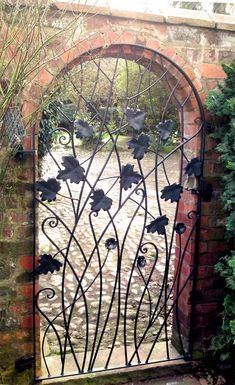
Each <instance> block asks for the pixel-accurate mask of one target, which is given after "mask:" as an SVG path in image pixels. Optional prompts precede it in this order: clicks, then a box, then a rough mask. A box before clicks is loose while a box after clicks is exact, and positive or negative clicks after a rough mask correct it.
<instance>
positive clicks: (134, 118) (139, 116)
mask: <svg viewBox="0 0 235 385" xmlns="http://www.w3.org/2000/svg"><path fill="white" fill-rule="evenodd" d="M124 113H125V114H126V117H127V120H128V124H129V126H130V127H132V128H133V129H134V130H135V131H141V130H142V129H143V127H144V119H145V116H146V112H144V111H141V110H134V109H132V108H127V109H126V110H124Z"/></svg>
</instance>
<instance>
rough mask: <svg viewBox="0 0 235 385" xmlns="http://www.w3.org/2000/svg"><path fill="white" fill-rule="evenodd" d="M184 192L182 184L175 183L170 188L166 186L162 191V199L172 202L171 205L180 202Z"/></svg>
mask: <svg viewBox="0 0 235 385" xmlns="http://www.w3.org/2000/svg"><path fill="white" fill-rule="evenodd" d="M182 192H183V187H182V186H181V185H180V184H176V183H173V184H171V185H170V186H166V187H164V188H163V189H162V190H161V193H162V195H161V198H162V199H165V201H168V200H170V201H171V203H173V202H178V201H179V200H180V196H181V194H182Z"/></svg>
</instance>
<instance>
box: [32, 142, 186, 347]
mask: <svg viewBox="0 0 235 385" xmlns="http://www.w3.org/2000/svg"><path fill="white" fill-rule="evenodd" d="M68 154H71V149H70V148H64V149H63V153H62V152H61V148H60V149H54V150H53V152H52V155H53V157H54V159H55V160H56V161H58V163H61V157H62V155H68ZM89 154H90V153H89V150H84V149H79V156H78V158H79V161H80V163H81V160H84V164H83V166H84V168H86V166H87V164H88V163H87V162H86V159H87V158H89ZM119 154H120V157H121V164H127V163H128V162H129V163H131V164H134V163H135V162H136V161H134V160H133V158H132V155H131V153H130V152H125V151H124V152H120V153H119ZM107 156H108V152H105V151H102V152H100V153H99V158H98V159H95V161H93V165H92V167H91V168H90V171H89V183H90V184H93V183H94V180H95V178H96V177H97V173H98V171H99V170H100V169H101V168H102V167H103V165H104V164H105V160H106V159H107ZM160 159H161V158H159V160H160ZM178 161H179V159H178V155H177V154H175V155H173V156H172V157H170V158H169V159H168V160H167V161H165V169H166V173H167V178H168V179H169V181H170V183H174V182H178V178H179V166H178ZM154 162H155V160H154V155H153V154H151V153H148V154H147V155H146V156H145V158H144V159H143V160H142V161H141V164H142V170H143V173H144V174H146V173H147V171H149V170H150V169H152V168H153V167H154ZM135 170H138V166H137V163H135ZM57 173H58V166H57V165H56V164H55V162H54V161H53V160H52V158H51V157H50V156H49V155H48V156H47V157H46V159H45V160H44V162H43V164H42V177H43V178H44V179H47V178H48V177H53V176H56V175H57ZM118 174H119V169H118V162H117V159H116V156H115V155H113V156H112V157H111V159H110V160H109V162H108V166H107V167H106V168H105V171H104V172H103V174H102V180H101V181H99V182H98V184H97V186H96V188H102V189H103V190H104V191H109V190H110V189H111V190H110V191H109V192H108V193H107V196H109V197H110V198H112V200H113V205H112V207H111V209H110V213H111V215H112V216H113V215H114V213H115V209H116V208H117V207H118V201H119V197H120V194H119V193H120V188H119V183H116V184H114V186H113V188H111V187H112V184H113V181H115V179H114V178H113V179H112V177H114V176H115V175H118ZM157 180H158V190H159V192H160V190H161V189H162V188H163V187H164V186H166V185H167V180H166V176H165V173H164V170H163V167H162V166H159V167H158V176H157ZM101 186H102V187H101ZM70 187H71V194H72V196H73V197H74V198H77V197H78V196H79V195H78V194H79V191H80V184H78V185H77V184H70ZM146 188H147V193H148V195H147V200H146V199H143V202H142V207H140V206H138V202H140V200H141V198H142V194H141V191H139V194H132V198H133V199H134V200H135V201H131V200H130V199H129V200H128V203H127V204H126V205H124V206H123V207H122V208H121V209H120V211H119V212H118V214H117V215H116V216H115V218H114V221H113V223H111V225H109V226H108V223H109V220H110V218H109V217H108V215H107V212H104V211H103V210H101V211H100V212H99V213H98V215H96V214H94V213H92V214H91V210H90V204H89V202H90V200H88V202H87V203H86V202H85V198H84V197H86V196H87V194H88V193H89V187H88V186H86V187H85V188H84V193H83V198H82V199H81V202H82V204H83V203H84V210H83V214H82V216H81V219H80V221H79V223H78V225H77V227H76V229H75V231H74V238H72V239H70V234H71V231H72V229H73V226H74V212H73V205H72V204H71V200H70V199H68V198H65V197H63V196H58V197H57V200H56V201H55V202H51V203H46V205H47V207H48V208H49V209H50V210H52V211H51V212H50V211H48V209H47V208H46V207H45V206H43V205H39V249H40V254H43V253H46V254H49V253H50V254H52V255H54V254H55V253H56V252H58V250H61V251H62V252H61V253H58V255H57V257H56V258H57V259H58V260H60V261H61V263H63V265H64V266H63V268H62V269H61V270H60V271H59V272H54V273H53V274H50V273H49V274H47V275H46V276H44V275H42V276H40V286H41V288H42V289H45V290H44V291H43V292H42V293H41V295H40V297H39V298H40V299H39V306H40V310H41V311H42V312H43V313H44V314H45V315H46V317H48V320H50V322H53V327H54V328H55V329H56V331H57V333H58V336H59V338H60V340H61V343H62V345H63V343H64V341H65V340H64V335H65V334H66V332H65V330H66V328H65V321H64V320H66V325H67V328H68V334H69V338H70V342H71V344H72V347H73V349H74V351H75V352H82V351H84V349H87V350H90V349H92V348H93V347H95V346H97V343H98V341H99V339H100V347H102V348H103V349H104V348H105V349H112V347H114V346H115V347H120V346H123V344H124V343H125V344H126V345H131V344H133V343H136V341H137V342H138V341H139V340H140V338H141V337H142V336H143V334H144V331H145V329H146V327H147V326H148V324H149V320H150V317H151V315H153V311H154V309H155V307H156V306H157V304H158V309H159V311H158V312H157V313H156V314H157V317H155V318H156V319H155V320H154V322H152V326H151V328H150V329H149V331H148V333H147V334H146V336H145V338H144V342H145V343H151V342H153V341H154V340H155V338H156V335H157V334H159V338H158V341H161V340H162V341H163V340H166V333H167V337H168V339H169V338H170V334H171V323H172V318H171V316H170V317H168V321H167V323H166V325H165V326H164V327H162V331H161V330H160V328H161V325H162V324H163V322H164V315H165V313H166V312H167V311H168V310H169V309H170V306H171V304H172V293H171V292H170V289H171V285H172V282H173V274H174V266H173V262H174V241H173V242H172V250H171V259H170V269H169V275H168V280H167V285H165V286H164V289H163V293H162V295H159V293H160V292H161V289H162V286H163V277H164V274H165V268H166V245H167V247H168V249H169V248H170V247H171V246H170V244H171V233H172V227H173V222H174V215H175V204H172V203H169V201H168V202H165V201H163V200H162V199H160V203H161V208H160V210H162V211H161V212H160V211H159V207H158V205H157V199H156V188H155V178H154V174H153V173H152V174H151V175H150V176H149V177H148V178H147V179H146ZM130 191H131V190H128V191H127V192H124V194H123V197H122V199H125V197H126V196H127V195H128V194H129V193H130ZM60 193H61V195H64V196H68V189H67V187H66V184H65V183H64V182H63V188H62V190H61V191H60ZM159 194H160V193H159ZM73 202H74V203H75V204H77V202H78V200H73ZM146 204H147V205H148V207H147V210H148V212H149V214H148V218H147V222H146V220H145V212H146V210H145V205H146ZM137 208H138V210H137V213H136V215H135V216H133V213H134V212H135V211H136V209H137ZM53 213H56V215H57V216H59V217H60V218H61V219H62V220H63V221H64V223H65V224H66V226H67V227H65V226H63V225H61V223H60V221H59V222H56V220H55V219H54V218H55V217H54V215H53ZM150 214H151V215H153V217H155V218H156V217H157V216H159V215H164V214H166V215H167V217H168V218H169V224H168V226H166V237H165V236H164V235H157V234H156V233H155V234H147V232H146V231H144V227H145V225H146V223H147V224H148V223H149V222H150V221H151V220H153V219H152V218H151V216H150ZM49 217H50V218H49ZM47 218H49V219H47ZM113 224H115V227H114V225H113ZM106 227H107V229H106V231H105V233H104V235H103V236H102V231H103V230H104V229H105V228H106ZM115 231H117V233H115ZM117 234H118V237H119V247H120V250H119V253H118V250H117V248H116V249H115V250H110V251H107V249H106V247H105V241H106V240H107V239H108V238H110V237H112V238H115V239H116V236H117ZM142 235H143V239H142V242H141V244H142V245H143V244H144V243H145V242H152V243H154V245H155V247H154V245H152V244H150V243H149V244H146V246H145V247H146V248H147V250H144V249H143V250H142V252H141V255H144V256H145V258H146V265H145V266H144V267H142V268H138V267H137V265H136V255H137V254H136V252H137V248H138V244H139V240H140V238H141V236H142ZM100 236H101V240H100V242H99V248H96V247H95V244H96V240H97V239H99V237H100ZM68 244H69V246H68ZM156 248H157V249H156ZM66 250H67V251H68V257H67V262H66V263H64V259H63V257H62V253H63V252H65V253H66ZM156 250H157V252H158V259H157V263H156V265H155V267H154V263H155V261H156ZM92 251H93V256H92V258H91V259H90V261H89V263H87V260H89V257H90V255H91V252H92ZM144 251H146V253H144ZM120 253H121V257H120ZM84 256H85V257H84ZM120 260H121V266H120V265H119V263H120ZM119 267H120V269H119ZM151 270H153V273H152V276H151V279H149V282H148V290H145V283H146V282H147V281H148V278H149V274H150V272H151ZM83 271H85V273H84V274H83V276H82V272H83ZM100 271H102V274H99V272H100ZM80 279H81V282H82V288H83V291H84V296H83V295H81V290H79V285H78V280H80ZM128 285H129V291H128V295H127V288H128ZM46 288H49V289H48V290H46ZM168 294H169V298H168V300H167V303H166V302H165V296H167V295H168ZM112 297H113V302H112V306H111V298H112ZM140 301H141V302H140ZM140 303H141V305H140V306H139V304H140ZM86 308H87V311H88V313H87V314H86V311H85V310H86ZM62 309H66V310H65V311H64V312H63V311H62ZM108 309H109V315H108V316H107V312H108ZM69 317H71V319H70V318H69ZM48 320H46V319H45V317H41V327H42V341H43V335H44V332H45V331H46V334H45V343H44V342H43V343H44V354H45V355H51V354H59V352H60V350H59V344H58V336H56V333H55V329H54V330H53V328H52V327H49V328H48ZM106 321H107V323H106ZM68 325H69V326H68ZM102 331H103V335H102ZM71 344H69V343H67V348H66V351H67V353H68V352H71ZM63 346H64V345H63Z"/></svg>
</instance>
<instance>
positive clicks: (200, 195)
mask: <svg viewBox="0 0 235 385" xmlns="http://www.w3.org/2000/svg"><path fill="white" fill-rule="evenodd" d="M115 46H117V47H119V48H120V47H121V49H122V47H126V46H128V47H132V48H134V49H141V50H144V51H149V52H151V53H152V55H157V56H159V57H160V58H162V59H164V60H166V61H167V62H169V63H170V65H172V66H173V68H176V69H177V71H178V72H179V73H180V74H181V75H182V76H183V78H184V79H185V80H186V82H187V84H188V85H189V86H190V88H191V90H192V93H193V95H194V97H195V99H196V102H197V106H198V109H199V112H200V116H199V117H198V118H199V119H200V130H199V131H198V132H197V135H198V134H199V133H200V154H199V160H200V162H201V165H202V169H201V174H200V176H199V178H198V188H197V191H195V193H196V194H197V209H196V213H195V212H194V213H193V215H196V221H195V227H194V230H195V249H194V250H195V253H194V266H193V268H192V270H191V272H190V274H189V276H188V277H187V280H186V281H185V285H186V284H187V283H188V281H189V279H193V282H192V293H191V304H192V308H191V315H190V338H189V348H188V352H184V353H185V354H183V356H182V357H179V358H173V359H166V360H161V361H156V362H151V364H152V363H158V362H169V361H177V360H179V359H182V358H184V359H186V360H190V359H191V357H192V351H193V340H194V338H193V334H194V320H195V304H196V296H195V293H196V283H197V275H198V269H197V268H198V258H199V244H200V213H201V205H202V198H203V193H204V180H203V162H204V152H205V134H206V121H205V114H204V108H203V104H202V101H201V99H200V96H199V93H198V91H197V89H196V87H195V86H194V84H193V81H192V80H191V79H190V78H189V76H188V75H187V74H186V73H185V72H184V70H183V69H182V68H181V67H180V66H179V65H178V64H176V63H174V62H173V60H172V59H170V58H169V57H167V56H165V55H164V54H162V53H161V52H159V51H156V50H153V49H150V48H146V47H144V46H142V45H138V44H120V43H118V44H111V46H110V47H115ZM101 51H105V48H103V47H100V48H96V49H94V50H91V51H89V52H87V53H86V55H88V57H90V58H91V59H90V60H92V58H93V55H94V54H96V52H101ZM102 57H103V58H112V56H110V55H108V56H102ZM114 57H116V56H114ZM118 58H120V59H121V57H119V56H118ZM127 60H132V59H127ZM84 61H85V62H87V61H89V58H88V59H87V58H86V59H85V60H84V55H81V56H80V57H78V58H77V59H76V64H75V65H79V64H81V63H83V62H84ZM69 71H70V69H68V72H69ZM64 72H66V69H65V70H63V71H62V72H61V74H62V76H63V73H64ZM180 128H181V126H180ZM35 135H36V128H35V126H34V128H33V150H34V162H33V178H34V181H33V224H34V237H33V244H34V245H33V270H34V272H36V271H37V268H38V262H37V215H36V207H37V203H36V202H37V201H38V198H37V196H38V188H37V161H38V159H37V156H36V154H37V148H36V140H35ZM191 139H192V138H190V140H191ZM185 143H187V141H186V142H185ZM185 143H184V144H183V145H182V148H183V146H184V145H185ZM174 151H175V149H174ZM94 154H95V153H94ZM168 155H169V154H168ZM170 155H171V153H170ZM170 155H169V156H170ZM165 159H166V158H164V160H165ZM137 187H138V185H137ZM135 189H136V187H135ZM188 214H191V213H188ZM33 277H34V278H33V319H34V324H33V338H34V341H33V345H34V379H35V381H41V380H43V379H53V378H61V377H63V378H66V377H71V376H75V375H78V374H83V375H84V374H87V375H89V373H91V372H92V370H90V371H89V370H87V371H79V373H69V374H66V373H62V374H61V375H50V374H49V375H48V377H45V376H44V377H43V376H37V362H36V357H37V354H38V343H39V342H38V337H37V331H38V320H37V315H38V308H37V300H36V296H37V294H38V292H37V283H38V278H37V277H36V274H34V275H33ZM185 285H184V286H183V288H182V290H183V289H184V288H185ZM179 295H180V294H179ZM174 306H175V303H174V304H173V305H172V308H171V311H172V309H173V308H174ZM36 308H37V310H36ZM135 354H136V353H135ZM135 354H134V355H135ZM65 355H66V353H65ZM148 364H149V362H144V363H141V362H140V363H137V364H131V363H128V365H125V366H118V367H117V368H116V367H115V368H113V367H112V368H108V367H107V368H101V369H95V370H94V371H93V372H94V373H98V372H106V371H110V370H111V371H112V370H115V369H125V368H127V367H130V366H131V367H140V366H145V365H148Z"/></svg>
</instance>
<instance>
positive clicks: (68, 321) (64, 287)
mask: <svg viewBox="0 0 235 385" xmlns="http://www.w3.org/2000/svg"><path fill="white" fill-rule="evenodd" d="M62 78H63V84H64V85H63V87H64V88H62V94H63V93H64V94H66V98H67V101H66V103H67V107H68V104H69V105H70V106H72V107H73V108H72V115H71V113H68V111H66V110H65V109H64V106H62V105H60V104H59V103H58V102H57V101H55V102H53V108H54V109H55V111H56V114H57V115H58V114H59V115H60V117H61V118H60V123H61V124H60V126H59V127H54V129H53V130H51V131H50V132H48V134H47V138H46V146H47V151H48V154H47V156H46V158H45V160H44V162H43V163H42V178H41V179H38V178H36V179H37V180H35V203H36V204H35V206H37V207H38V215H37V217H38V218H37V223H36V225H37V226H38V227H39V230H38V234H37V237H36V236H35V242H36V247H35V249H37V250H38V251H39V255H40V256H39V260H38V261H36V258H35V282H34V293H35V297H34V298H35V300H34V305H35V322H34V328H35V333H34V334H35V354H36V365H35V369H36V370H35V373H36V371H37V368H39V367H41V368H42V373H41V375H40V376H38V377H36V379H39V380H41V379H43V378H49V377H50V378H53V377H60V376H66V375H73V374H74V375H75V374H82V373H88V372H94V371H99V370H108V369H111V368H120V367H122V368H124V367H129V366H133V365H143V364H148V363H152V362H159V361H170V360H175V359H178V358H182V357H184V358H187V359H188V358H190V353H191V349H192V343H193V336H192V335H191V334H190V326H189V334H188V337H186V336H185V333H184V332H183V331H182V329H181V321H180V318H181V316H182V315H181V314H180V312H179V306H178V305H179V302H181V304H182V303H184V302H185V303H188V302H189V301H191V305H192V306H191V312H190V314H187V315H186V316H187V317H188V319H189V320H191V322H193V294H194V290H195V287H194V286H195V285H194V282H195V277H196V273H197V255H198V236H199V225H200V200H201V192H202V185H203V179H202V167H203V141H204V139H203V137H204V133H203V131H204V130H203V128H204V120H203V108H202V105H201V102H200V98H199V96H198V94H197V91H196V89H195V87H194V85H193V83H192V82H191V81H190V80H189V78H188V76H187V75H186V74H185V73H184V71H183V70H182V69H181V68H179V67H178V66H177V65H176V64H174V63H173V62H172V61H171V60H170V59H168V58H167V57H165V56H164V55H162V54H160V53H158V52H155V51H152V50H150V49H146V48H143V47H140V46H130V45H120V44H119V45H117V46H115V45H113V46H110V47H109V48H106V49H104V48H102V49H100V50H95V51H90V52H88V53H87V54H86V55H83V56H81V57H80V58H79V60H78V61H77V62H76V63H74V66H72V67H71V68H69V69H68V70H67V71H64V72H63V74H61V78H60V79H58V81H60V80H61V79H62ZM68 95H69V96H68ZM60 97H61V96H60ZM68 99H69V103H68ZM52 143H53V145H52ZM189 207H190V208H192V209H190V210H188V208H189ZM37 226H35V228H36V227H37ZM189 255H193V256H194V258H193V263H192V264H191V266H190V267H189V265H188V264H187V266H186V263H185V261H186V260H187V259H188V258H189ZM38 277H39V278H38ZM38 279H39V283H40V289H38V287H37V282H38ZM189 293H190V296H189ZM181 308H182V306H181ZM180 311H181V310H180ZM38 314H39V315H40V324H39V322H38V321H37V315H38ZM39 345H40V348H39ZM176 349H177V350H176Z"/></svg>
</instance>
